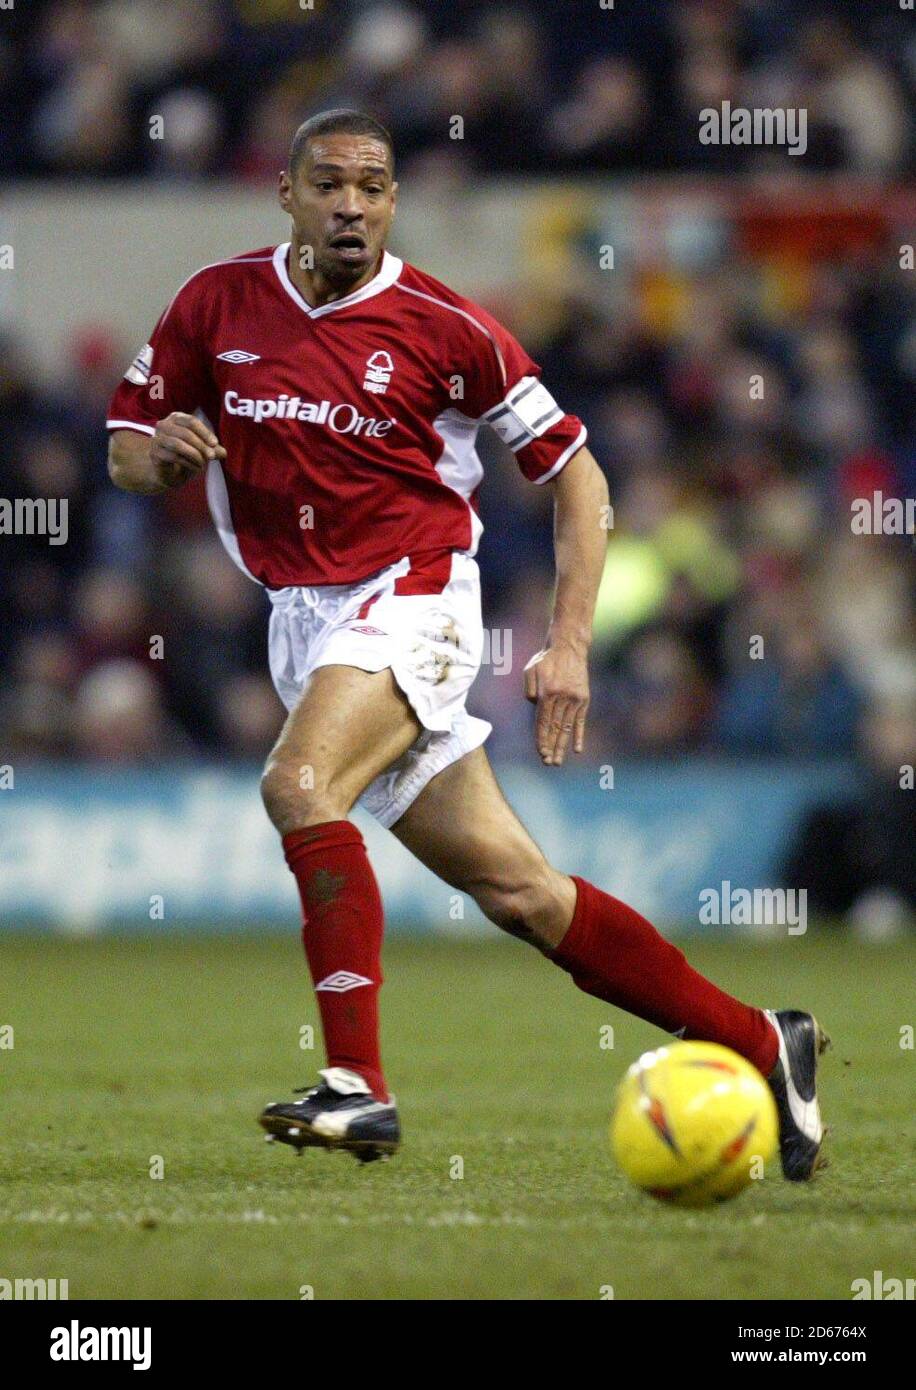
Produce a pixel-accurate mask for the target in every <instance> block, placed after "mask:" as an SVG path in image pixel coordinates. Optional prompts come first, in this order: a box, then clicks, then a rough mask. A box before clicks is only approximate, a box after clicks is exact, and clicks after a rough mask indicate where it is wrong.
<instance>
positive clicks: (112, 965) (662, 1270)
mask: <svg viewBox="0 0 916 1390" xmlns="http://www.w3.org/2000/svg"><path fill="white" fill-rule="evenodd" d="M687 949H688V953H689V955H690V958H691V960H692V961H693V962H694V963H695V964H696V965H697V966H698V967H699V968H700V969H702V970H704V971H705V972H707V973H708V974H710V975H711V976H712V977H713V978H714V979H715V980H716V981H717V982H718V983H720V984H722V985H723V986H724V987H726V988H729V989H731V990H733V991H735V992H736V993H738V994H739V995H741V996H743V997H745V998H748V999H751V1000H753V1001H755V1002H759V1003H762V1004H766V1005H773V1006H777V1007H779V1006H792V1005H801V1006H803V1007H806V1008H812V1009H813V1010H814V1011H815V1012H816V1013H817V1015H818V1017H819V1018H820V1019H821V1021H822V1022H823V1023H824V1025H825V1026H826V1028H827V1029H828V1031H829V1032H831V1033H832V1035H833V1039H834V1048H833V1051H832V1052H829V1053H828V1054H827V1056H826V1058H825V1065H824V1068H823V1072H822V1078H823V1086H822V1094H823V1105H824V1111H825V1118H826V1121H827V1123H828V1124H829V1125H830V1126H831V1128H832V1134H831V1136H830V1137H829V1139H828V1151H829V1155H830V1167H829V1168H828V1169H827V1170H826V1171H825V1172H824V1173H823V1174H821V1175H820V1176H819V1178H818V1179H817V1180H816V1182H814V1183H813V1184H811V1185H799V1186H794V1185H790V1184H787V1183H785V1182H783V1181H782V1179H781V1178H780V1177H779V1176H778V1165H777V1164H774V1166H773V1170H772V1172H771V1173H770V1174H769V1175H768V1176H767V1177H766V1179H765V1180H764V1181H763V1182H756V1183H752V1184H751V1187H750V1189H749V1190H748V1191H746V1192H745V1193H743V1194H742V1195H741V1196H740V1197H738V1198H737V1199H735V1200H734V1201H732V1202H730V1203H727V1204H725V1205H722V1206H719V1207H716V1208H714V1209H711V1210H707V1211H700V1212H690V1211H680V1210H675V1209H671V1208H667V1207H664V1206H662V1205H660V1204H658V1203H656V1202H653V1201H652V1200H651V1199H650V1198H647V1197H643V1196H641V1195H640V1194H639V1193H637V1192H635V1191H634V1190H632V1189H631V1188H630V1187H629V1186H628V1185H627V1184H626V1182H625V1181H624V1179H623V1178H622V1177H621V1175H620V1174H619V1173H618V1172H617V1171H616V1169H615V1167H614V1164H613V1161H612V1159H611V1157H610V1154H609V1151H608V1147H607V1142H606V1125H607V1117H608V1113H609V1110H610V1105H611V1098H612V1095H613V1091H614V1086H615V1084H616V1082H617V1080H618V1078H619V1077H620V1076H621V1075H622V1073H623V1071H624V1070H625V1068H626V1066H627V1065H628V1064H629V1063H630V1062H631V1061H632V1060H633V1059H634V1058H635V1057H636V1056H637V1055H638V1054H639V1053H640V1052H641V1051H643V1050H645V1049H646V1048H647V1047H649V1046H653V1045H658V1044H659V1043H660V1042H662V1041H663V1040H664V1039H663V1036H662V1035H661V1034H659V1033H658V1032H657V1031H656V1030H655V1029H653V1028H651V1027H649V1026H647V1025H644V1024H641V1023H639V1022H637V1021H636V1020H633V1019H630V1018H629V1017H627V1016H625V1015H623V1014H621V1013H619V1012H617V1011H616V1010H614V1009H612V1008H610V1007H608V1006H605V1005H602V1004H601V1003H600V1002H598V1001H596V1000H592V999H589V998H587V997H586V996H585V995H583V994H581V993H580V992H579V991H578V990H576V989H575V988H574V986H573V985H572V983H571V981H570V980H569V979H568V977H566V976H565V975H563V974H562V973H561V972H560V971H557V970H555V969H552V968H551V967H550V965H549V964H548V963H547V962H545V961H544V960H542V959H541V958H540V957H539V956H538V955H537V954H536V953H535V952H533V951H531V950H530V949H529V948H526V947H524V946H521V945H519V944H518V943H515V942H511V941H506V942H502V941H495V942H493V943H492V944H491V943H489V942H486V943H484V942H480V943H478V942H477V941H474V942H457V941H448V940H436V941H423V942H420V941H405V940H403V939H401V940H392V941H391V942H390V943H389V944H388V946H387V948H386V951H385V973H386V985H385V988H384V990H383V993H382V999H383V1005H384V1041H385V1056H386V1062H387V1069H388V1073H389V1077H390V1081H391V1084H392V1086H393V1089H394V1090H395V1092H396V1093H397V1096H398V1100H399V1104H400V1108H401V1114H402V1124H403V1128H404V1146H403V1148H402V1150H401V1151H400V1153H399V1154H398V1155H397V1156H396V1157H395V1158H394V1159H393V1160H392V1161H391V1162H389V1163H374V1164H367V1165H365V1166H364V1165H361V1164H358V1163H357V1162H356V1161H355V1160H354V1159H353V1158H352V1157H351V1156H350V1155H347V1154H339V1153H338V1154H328V1153H324V1152H318V1151H313V1152H306V1153H305V1154H303V1156H302V1157H301V1158H298V1159H297V1158H296V1157H295V1156H294V1154H293V1152H292V1150H290V1149H288V1148H286V1147H284V1146H281V1145H279V1144H274V1145H267V1144H265V1143H264V1142H263V1139H262V1137H261V1131H260V1129H259V1127H258V1126H257V1125H256V1123H255V1117H256V1115H257V1113H258V1111H259V1110H260V1108H261V1106H262V1105H263V1104H264V1103H265V1102H266V1101H268V1100H271V1099H279V1098H282V1097H284V1096H286V1095H287V1094H289V1093H290V1091H291V1089H292V1087H293V1086H296V1085H304V1084H307V1083H308V1084H311V1082H312V1080H313V1079H314V1074H315V1069H316V1067H317V1066H318V1065H320V1061H319V1058H320V1052H319V1051H318V1050H317V1045H318V1039H317V1038H316V1050H315V1051H311V1052H310V1051H306V1050H302V1049H301V1048H300V1045H299V1043H300V1036H301V1034H300V1030H301V1028H302V1027H303V1025H308V1024H311V1025H313V1026H314V1025H315V1024H317V1014H316V1011H315V1008H314V1003H313V1000H312V995H311V990H310V989H309V988H307V986H306V982H305V973H304V966H303V962H302V960H301V956H300V946H299V942H298V940H297V937H296V935H295V933H294V932H293V931H291V932H290V934H289V936H288V938H283V939H277V938H269V939H265V938H261V937H254V936H252V937H247V938H244V937H233V938H206V939H205V938H200V937H198V938H195V939H190V938H170V937H165V938H159V939H158V940H155V941H152V940H129V939H120V940H119V939H107V938H106V939H99V938H97V939H89V940H81V941H74V940H60V939H54V938H48V937H45V938H41V939H39V938H32V939H28V938H23V937H16V936H10V937H8V938H7V939H6V940H5V941H3V942H2V943H0V1025H5V1024H6V1025H9V1024H11V1025H13V1027H14V1046H13V1047H12V1049H7V1050H0V1107H2V1109H0V1113H2V1121H0V1174H2V1185H0V1277H3V1278H7V1279H13V1278H56V1279H67V1280H68V1281H69V1295H70V1298H71V1299H78V1298H92V1299H96V1298H117V1297H121V1298H132V1299H148V1298H150V1299H163V1298H166V1299H167V1298H182V1299H198V1298H217V1299H223V1298H229V1299H232V1298H273V1299H298V1298H300V1297H303V1296H308V1294H307V1290H308V1289H311V1290H313V1296H314V1298H316V1299H397V1298H406V1299H428V1298H432V1299H579V1298H581V1299H598V1298H600V1297H602V1296H605V1297H607V1296H608V1295H607V1286H610V1287H611V1288H612V1289H613V1291H614V1297H615V1298H617V1299H639V1298H688V1299H722V1298H742V1299H744V1298H748V1299H754V1298H792V1299H810V1298H833V1299H841V1300H848V1299H849V1298H850V1296H851V1289H850V1285H851V1283H852V1281H853V1279H856V1278H862V1277H865V1278H867V1279H868V1280H869V1281H871V1278H872V1275H873V1272H874V1271H875V1270H881V1271H883V1274H884V1276H885V1278H891V1277H896V1278H905V1277H906V1276H907V1275H908V1274H909V1275H912V1273H913V1270H912V1263H911V1254H912V1229H913V1215H914V1196H913V1172H914V1161H913V1148H914V1146H913V1130H912V1124H913V1122H912V1113H913V1082H914V1064H916V1059H914V1053H913V1052H912V1051H910V1050H905V1049H904V1048H902V1047H901V1029H902V1028H905V1026H906V1025H908V1024H910V1023H912V1022H913V1019H912V1008H911V1005H912V994H911V988H910V981H911V980H912V978H913V966H914V959H916V951H914V949H913V947H912V946H911V945H909V944H904V945H894V946H884V947H864V946H860V945H856V944H854V943H852V942H850V941H848V940H845V939H832V938H829V937H826V936H818V935H816V934H814V933H811V934H809V935H808V936H806V937H798V938H795V939H792V940H789V941H783V942H781V943H779V944H775V945H756V944H748V943H740V942H738V943H728V942H715V943H713V942H709V941H704V942H703V943H702V944H699V945H696V946H691V945H689V944H688V946H687ZM607 1024H611V1025H612V1027H613V1030H614V1032H613V1043H614V1046H613V1048H607V1047H602V1046H601V1042H602V1034H601V1029H602V1027H603V1026H604V1025H607ZM316 1032H317V1029H316ZM604 1041H605V1042H607V1041H608V1037H607V1035H605V1038H604ZM157 1158H158V1159H160V1160H161V1168H162V1171H163V1176H162V1177H161V1178H156V1177H152V1176H151V1175H150V1174H151V1171H153V1172H156V1171H158V1170H159V1165H157V1162H156V1160H157ZM462 1167H463V1177H457V1176H455V1174H457V1173H458V1172H459V1171H461V1170H462ZM602 1290H604V1293H603V1294H602Z"/></svg>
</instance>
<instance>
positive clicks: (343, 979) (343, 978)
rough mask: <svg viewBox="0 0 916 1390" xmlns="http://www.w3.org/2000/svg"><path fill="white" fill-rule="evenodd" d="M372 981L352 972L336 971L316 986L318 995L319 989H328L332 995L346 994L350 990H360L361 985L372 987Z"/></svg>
mask: <svg viewBox="0 0 916 1390" xmlns="http://www.w3.org/2000/svg"><path fill="white" fill-rule="evenodd" d="M371 984H372V981H371V980H367V979H366V977H365V975H354V974H353V972H352V970H335V971H334V974H333V975H327V976H326V977H325V978H324V979H323V980H321V981H320V983H319V984H317V985H316V986H315V990H316V993H317V991H318V990H319V989H326V990H328V991H329V992H330V993H331V994H346V992H347V990H348V989H359V987H360V985H371Z"/></svg>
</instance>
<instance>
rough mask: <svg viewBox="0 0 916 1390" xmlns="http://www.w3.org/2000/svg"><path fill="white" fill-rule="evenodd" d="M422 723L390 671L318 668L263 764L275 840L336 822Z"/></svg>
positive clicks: (264, 792)
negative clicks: (305, 829) (305, 828)
mask: <svg viewBox="0 0 916 1390" xmlns="http://www.w3.org/2000/svg"><path fill="white" fill-rule="evenodd" d="M420 731H421V725H420V722H419V720H418V719H417V716H416V715H415V714H414V712H413V710H412V709H411V707H410V705H409V704H408V702H407V700H406V699H405V698H404V696H403V695H402V693H401V691H400V690H399V689H398V687H397V685H396V683H395V680H394V677H393V676H392V674H391V672H390V671H389V670H384V671H374V672H371V671H360V670H359V669H357V667H355V666H321V667H319V668H318V670H317V671H315V672H314V673H313V674H312V676H311V677H310V679H309V683H308V685H307V686H306V688H305V691H304V692H303V694H302V698H301V699H300V701H299V703H298V704H297V705H296V707H295V709H293V710H291V711H290V713H289V715H288V717H287V720H286V723H285V724H284V726H283V729H282V732H281V734H280V737H279V738H278V739H277V742H276V744H275V745H274V748H273V751H272V752H271V754H270V757H269V758H268V760H267V765H266V767H265V769H264V776H263V778H262V780H261V795H262V796H263V799H264V805H265V808H266V810H267V814H268V816H269V817H270V819H271V821H272V822H273V824H274V826H275V827H276V829H277V830H278V831H279V832H280V834H281V835H288V834H289V833H290V832H291V831H293V830H301V829H303V828H304V827H305V826H310V825H320V824H321V823H322V822H325V821H331V820H340V819H343V817H345V816H346V815H348V814H349V812H350V811H351V809H352V808H353V806H354V804H355V802H356V801H357V799H358V797H359V796H360V795H361V794H362V793H363V792H364V791H365V789H366V787H368V785H369V783H370V782H371V781H373V779H374V778H375V777H377V776H378V775H379V773H380V772H384V770H385V768H387V767H390V765H391V764H392V763H393V762H395V761H396V760H397V759H398V758H400V757H401V756H402V754H404V753H406V751H407V749H408V748H409V747H410V746H411V744H412V743H414V742H415V741H416V739H417V737H418V736H419V734H420Z"/></svg>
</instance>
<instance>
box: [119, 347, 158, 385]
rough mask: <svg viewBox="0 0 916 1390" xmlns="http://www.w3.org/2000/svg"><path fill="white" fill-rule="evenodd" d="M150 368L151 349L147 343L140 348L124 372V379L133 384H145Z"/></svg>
mask: <svg viewBox="0 0 916 1390" xmlns="http://www.w3.org/2000/svg"><path fill="white" fill-rule="evenodd" d="M152 369H153V349H152V348H151V347H150V345H149V343H147V344H146V347H142V348H141V349H140V351H139V352H138V353H137V355H136V357H135V358H134V360H133V362H131V364H130V366H129V367H128V369H127V371H126V372H125V373H124V380H125V381H130V382H132V383H133V385H134V386H145V385H146V383H147V382H148V381H149V374H150V372H151V371H152Z"/></svg>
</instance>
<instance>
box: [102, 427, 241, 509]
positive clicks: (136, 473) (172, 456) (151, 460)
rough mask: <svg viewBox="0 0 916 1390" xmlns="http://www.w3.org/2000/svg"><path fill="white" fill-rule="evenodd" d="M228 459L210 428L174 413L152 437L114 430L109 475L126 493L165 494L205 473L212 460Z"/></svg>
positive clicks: (109, 452) (109, 446)
mask: <svg viewBox="0 0 916 1390" xmlns="http://www.w3.org/2000/svg"><path fill="white" fill-rule="evenodd" d="M225 457H226V450H225V449H224V448H223V447H222V445H221V444H220V442H219V440H218V439H217V437H216V435H215V434H214V433H213V431H212V430H211V429H210V427H209V425H206V424H204V422H203V420H198V419H197V417H196V416H194V415H188V414H186V413H185V412H183V411H180V410H175V411H173V412H172V414H171V415H167V416H166V417H165V419H164V420H159V421H158V422H157V424H156V427H155V430H154V433H153V434H152V435H149V434H146V433H140V432H139V431H137V430H132V429H120V430H113V431H112V433H111V437H110V440H109V444H108V475H109V477H110V478H111V481H112V482H113V483H114V485H115V487H120V488H123V489H124V491H125V492H140V493H146V494H150V493H156V492H166V491H167V490H168V489H169V488H173V487H181V485H182V484H183V483H186V482H187V481H188V479H189V478H193V477H195V476H196V475H197V474H198V473H200V472H202V470H203V469H204V468H206V466H207V464H208V463H209V462H210V460H211V459H224V458H225Z"/></svg>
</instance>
